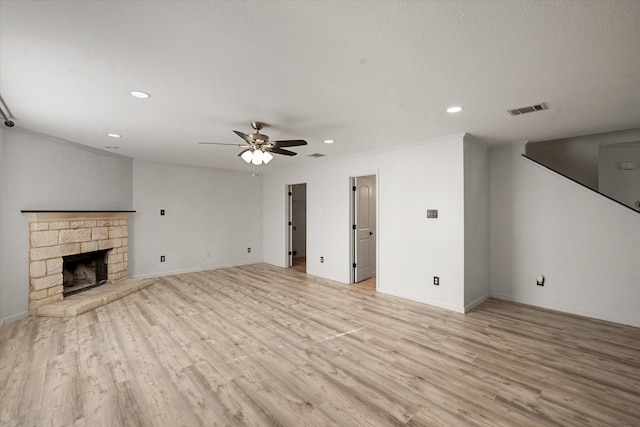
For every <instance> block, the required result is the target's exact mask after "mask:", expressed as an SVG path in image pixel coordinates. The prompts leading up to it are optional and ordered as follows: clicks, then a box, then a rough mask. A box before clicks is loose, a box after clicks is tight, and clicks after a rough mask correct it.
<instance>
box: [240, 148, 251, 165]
mask: <svg viewBox="0 0 640 427" xmlns="http://www.w3.org/2000/svg"><path fill="white" fill-rule="evenodd" d="M240 157H242V160H244V161H245V162H247V163H251V159H253V152H252V151H251V150H247V151H245V152H244V153H242V155H241V156H240Z"/></svg>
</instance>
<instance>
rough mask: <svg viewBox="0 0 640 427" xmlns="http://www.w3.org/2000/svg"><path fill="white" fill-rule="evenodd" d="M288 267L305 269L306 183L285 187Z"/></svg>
mask: <svg viewBox="0 0 640 427" xmlns="http://www.w3.org/2000/svg"><path fill="white" fill-rule="evenodd" d="M287 192H288V194H287V196H288V197H287V201H288V212H289V214H288V219H287V224H288V227H287V231H288V232H287V234H288V242H289V245H288V246H289V248H288V255H289V257H288V260H289V262H288V263H289V267H291V268H295V269H297V270H300V271H302V272H305V273H306V271H307V184H306V183H303V184H292V185H289V186H288V189H287Z"/></svg>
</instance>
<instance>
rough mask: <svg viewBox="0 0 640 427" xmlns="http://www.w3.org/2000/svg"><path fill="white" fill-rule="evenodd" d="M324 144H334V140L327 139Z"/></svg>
mask: <svg viewBox="0 0 640 427" xmlns="http://www.w3.org/2000/svg"><path fill="white" fill-rule="evenodd" d="M324 143H325V144H333V139H325V140H324Z"/></svg>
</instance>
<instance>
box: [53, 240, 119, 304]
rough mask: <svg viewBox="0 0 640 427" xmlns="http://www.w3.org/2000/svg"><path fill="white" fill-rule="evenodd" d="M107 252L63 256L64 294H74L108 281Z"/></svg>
mask: <svg viewBox="0 0 640 427" xmlns="http://www.w3.org/2000/svg"><path fill="white" fill-rule="evenodd" d="M107 252H108V251H106V250H105V251H96V252H86V253H83V254H77V255H68V256H65V257H62V286H63V289H62V295H63V296H69V295H73V294H75V293H78V292H82V291H85V290H87V289H91V288H95V287H96V286H100V285H102V284H104V283H107Z"/></svg>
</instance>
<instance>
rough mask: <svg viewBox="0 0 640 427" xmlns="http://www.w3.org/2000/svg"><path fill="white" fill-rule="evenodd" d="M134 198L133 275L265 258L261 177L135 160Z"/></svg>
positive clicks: (173, 271) (131, 242) (195, 268)
mask: <svg viewBox="0 0 640 427" xmlns="http://www.w3.org/2000/svg"><path fill="white" fill-rule="evenodd" d="M133 197H134V210H136V213H135V214H133V215H132V216H131V223H130V227H129V229H130V235H129V275H130V276H132V277H151V276H159V275H166V274H173V273H180V272H187V271H199V270H206V269H213V268H220V267H227V266H231V265H240V264H251V263H256V262H261V261H262V178H261V177H256V178H252V177H251V174H250V173H248V172H234V171H224V170H218V169H207V168H198V167H187V166H177V165H170V164H164V163H153V162H145V161H138V160H135V161H134V165H133ZM161 209H164V210H165V215H164V216H160V210H161ZM247 248H251V253H247ZM161 255H164V256H165V257H166V258H165V262H163V263H161V262H160V256H161Z"/></svg>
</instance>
